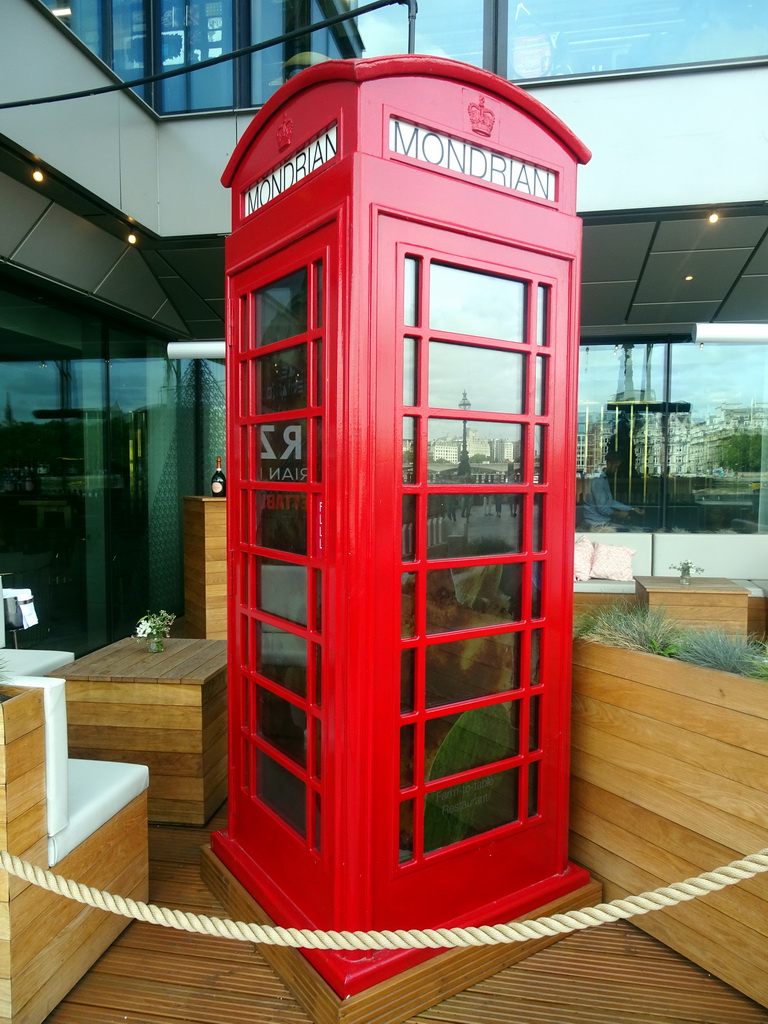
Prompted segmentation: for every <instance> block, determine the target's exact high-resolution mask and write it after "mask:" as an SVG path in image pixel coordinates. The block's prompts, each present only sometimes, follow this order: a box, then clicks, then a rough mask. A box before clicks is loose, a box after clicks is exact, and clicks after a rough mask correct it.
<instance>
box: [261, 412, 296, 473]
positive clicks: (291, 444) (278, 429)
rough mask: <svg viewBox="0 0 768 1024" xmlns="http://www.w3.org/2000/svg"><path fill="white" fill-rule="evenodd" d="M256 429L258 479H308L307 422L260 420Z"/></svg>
mask: <svg viewBox="0 0 768 1024" xmlns="http://www.w3.org/2000/svg"><path fill="white" fill-rule="evenodd" d="M255 429H256V432H257V437H258V445H259V466H260V472H259V477H258V478H259V480H273V481H278V480H282V481H288V482H290V483H303V482H304V481H305V480H306V479H307V421H306V420H295V421H294V422H292V423H291V422H289V421H287V420H279V421H276V422H275V423H259V424H257V425H256V428H255Z"/></svg>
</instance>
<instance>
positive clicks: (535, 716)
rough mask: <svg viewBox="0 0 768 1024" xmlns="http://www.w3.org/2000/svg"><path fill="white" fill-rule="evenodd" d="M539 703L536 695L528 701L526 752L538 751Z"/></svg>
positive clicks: (539, 740)
mask: <svg viewBox="0 0 768 1024" xmlns="http://www.w3.org/2000/svg"><path fill="white" fill-rule="evenodd" d="M540 702H541V696H540V695H538V694H537V696H535V697H531V699H530V701H529V705H528V706H529V718H528V750H529V751H532V750H538V749H539V747H540V746H541V739H540V737H539V725H540V715H539V704H540Z"/></svg>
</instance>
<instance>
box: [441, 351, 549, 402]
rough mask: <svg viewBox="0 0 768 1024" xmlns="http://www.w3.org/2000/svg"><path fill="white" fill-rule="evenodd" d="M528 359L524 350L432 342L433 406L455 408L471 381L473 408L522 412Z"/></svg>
mask: <svg viewBox="0 0 768 1024" xmlns="http://www.w3.org/2000/svg"><path fill="white" fill-rule="evenodd" d="M526 359H527V356H526V355H525V354H524V353H522V352H507V351H504V350H502V349H495V348H481V347H480V346H478V345H456V344H452V343H450V342H443V341H430V343H429V396H428V399H427V401H428V403H429V405H431V406H432V407H433V408H442V409H451V408H455V407H456V396H457V395H459V394H461V393H462V391H463V389H464V387H465V385H466V383H467V381H470V382H471V385H472V402H471V406H472V408H473V409H475V410H479V411H482V412H501V413H510V414H514V413H518V414H519V413H522V412H524V411H525V409H524V406H523V396H524V394H525V366H526ZM537 362H538V361H537Z"/></svg>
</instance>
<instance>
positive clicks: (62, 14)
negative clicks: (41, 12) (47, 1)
mask: <svg viewBox="0 0 768 1024" xmlns="http://www.w3.org/2000/svg"><path fill="white" fill-rule="evenodd" d="M51 14H52V15H53V16H54V18H70V17H71V16H72V8H71V7H52V8H51Z"/></svg>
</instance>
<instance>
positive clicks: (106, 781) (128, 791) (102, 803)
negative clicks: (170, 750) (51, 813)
mask: <svg viewBox="0 0 768 1024" xmlns="http://www.w3.org/2000/svg"><path fill="white" fill-rule="evenodd" d="M148 785H149V769H148V768H147V766H146V765H143V764H123V763H122V762H121V761H84V760H80V759H76V758H70V761H69V787H68V796H69V825H68V826H67V827H66V828H65V829H63V830H62V831H61V832H59V833H58V834H57V835H54V836H49V837H48V863H49V864H50V865H51V866H53V865H54V864H56V863H57V862H58V861H60V860H62V859H63V858H64V857H66V856H67V854H68V853H71V852H72V851H73V850H74V849H75V847H76V846H79V845H80V843H82V842H83V840H85V839H87V838H88V836H90V835H92V834H93V833H94V832H95V831H96V829H99V828H101V826H102V825H104V824H105V823H106V822H108V821H109V819H110V818H112V817H113V816H114V815H115V814H117V812H118V811H121V810H122V809H123V808H124V807H125V806H126V805H127V804H129V803H130V802H131V800H134V799H135V798H136V797H137V796H139V794H140V793H143V792H144V790H145V789H146V788H147V786H148Z"/></svg>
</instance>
